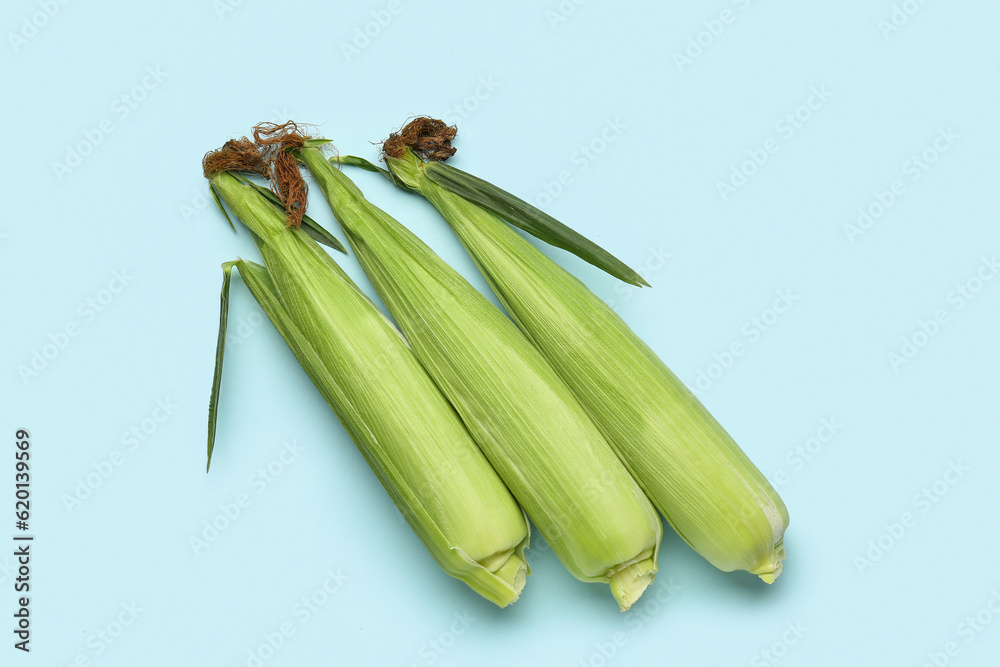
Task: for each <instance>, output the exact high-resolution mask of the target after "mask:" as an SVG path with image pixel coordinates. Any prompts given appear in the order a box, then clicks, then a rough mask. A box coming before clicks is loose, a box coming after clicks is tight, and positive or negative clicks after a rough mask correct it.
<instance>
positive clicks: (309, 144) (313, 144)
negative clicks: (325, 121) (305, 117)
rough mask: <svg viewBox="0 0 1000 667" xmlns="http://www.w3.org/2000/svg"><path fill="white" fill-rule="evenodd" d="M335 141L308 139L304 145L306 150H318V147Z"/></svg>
mask: <svg viewBox="0 0 1000 667" xmlns="http://www.w3.org/2000/svg"><path fill="white" fill-rule="evenodd" d="M332 141H333V139H306V140H305V141H304V142H303V143H302V145H303V146H305V147H306V148H316V147H317V146H324V145H326V144H329V143H331V142H332Z"/></svg>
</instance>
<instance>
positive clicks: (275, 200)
mask: <svg viewBox="0 0 1000 667" xmlns="http://www.w3.org/2000/svg"><path fill="white" fill-rule="evenodd" d="M233 176H235V177H236V179H237V180H238V181H240V182H241V183H244V184H246V185H248V186H250V187H252V188H253V189H254V190H256V191H257V192H259V193H260V194H262V195H263V196H264V198H265V199H267V201H268V202H270V203H271V205H273V206H274V207H275V208H277V209H278V210H279V211H281V212H282V213H284V212H285V205H284V204H282V203H281V199H280V198H279V197H278V195H276V194H274V192H273V191H272V190H271V189H270V188H265V187H264V186H263V185H258V184H257V183H254V182H253V181H251V180H250V179H249V178H247V177H246V176H244V175H243V174H240V173H235V172H234V173H233ZM216 201H218V200H216ZM219 206H220V207H221V206H222V204H219ZM226 219H227V220H228V219H229V217H228V216H226ZM229 224H230V225H232V224H233V223H232V222H230V223H229ZM302 230H303V231H305V233H306V234H308V235H309V236H311V237H313V238H314V239H316V241H318V242H319V243H322V244H323V245H325V246H329V247H331V248H333V249H334V250H339V251H340V252H342V253H344V254H347V249H346V248H345V247H344V245H343V244H342V243H341V242H340V241H338V240H337V237H336V236H334V235H333V234H331V233H330V232H328V231H326V229H324V228H323V227H322V226H321V225H320V224H319V223H318V222H316V221H315V220H313V219H312V218H310V217H309V216H308V215H303V216H302Z"/></svg>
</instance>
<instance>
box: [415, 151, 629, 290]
mask: <svg viewBox="0 0 1000 667" xmlns="http://www.w3.org/2000/svg"><path fill="white" fill-rule="evenodd" d="M424 173H425V174H426V175H427V177H428V178H429V179H430V180H432V181H434V182H435V183H437V184H438V185H440V186H441V187H443V188H445V189H446V190H448V191H450V192H453V193H455V194H457V195H459V196H461V197H464V198H465V199H467V200H469V201H471V202H473V203H475V204H478V205H479V206H482V207H483V208H485V209H486V210H488V211H490V212H491V213H493V214H494V215H496V216H498V217H500V218H503V219H504V220H506V221H507V222H509V223H510V224H512V225H514V226H515V227H518V228H520V229H523V230H524V231H526V232H528V233H529V234H531V235H532V236H535V237H537V238H539V239H541V240H542V241H545V242H546V243H548V244H550V245H554V246H555V247H557V248H562V249H563V250H568V251H569V252H571V253H573V254H574V255H576V256H577V257H579V258H580V259H582V260H584V261H586V262H590V263H591V264H593V265H594V266H596V267H597V268H599V269H602V270H603V271H606V272H608V273H610V274H611V275H613V276H614V277H615V278H618V279H619V280H621V281H623V282H626V283H628V284H630V285H635V286H637V287H641V286H646V287H649V283H647V282H646V281H645V280H643V278H642V276H640V275H639V274H638V273H636V272H635V271H634V270H632V269H631V268H629V266H628V265H627V264H625V263H624V262H622V261H621V260H620V259H618V258H617V257H615V256H614V255H612V254H611V253H610V252H608V251H607V250H605V249H604V248H602V247H601V246H599V245H597V244H596V243H594V242H593V241H591V240H590V239H588V238H586V237H585V236H583V235H582V234H580V233H578V232H575V231H573V230H572V229H570V228H569V227H567V226H566V225H564V224H563V223H561V222H559V221H558V220H556V219H555V218H553V217H552V216H551V215H549V214H548V213H546V212H544V211H542V210H539V209H538V208H536V207H534V206H532V205H531V204H529V203H528V202H526V201H524V200H523V199H520V198H519V197H515V196H514V195H512V194H510V193H509V192H507V191H506V190H502V189H501V188H498V187H497V186H495V185H493V184H492V183H490V182H489V181H484V180H483V179H481V178H477V177H476V176H473V175H472V174H470V173H467V172H464V171H462V170H461V169H456V168H455V167H452V166H451V165H448V164H445V163H443V162H428V163H427V164H426V165H425V172H424Z"/></svg>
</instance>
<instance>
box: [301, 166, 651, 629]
mask: <svg viewBox="0 0 1000 667" xmlns="http://www.w3.org/2000/svg"><path fill="white" fill-rule="evenodd" d="M299 154H300V156H301V158H302V160H303V161H304V162H305V164H306V166H307V167H308V168H309V170H310V172H311V173H312V175H313V177H314V178H315V180H316V183H317V184H318V185H319V187H320V189H321V190H322V191H323V194H324V195H325V196H326V198H327V201H328V202H329V204H330V206H331V208H332V209H333V212H334V215H335V216H336V218H337V220H338V221H339V223H340V225H341V227H342V229H343V230H344V232H345V233H346V235H347V238H348V241H349V242H350V245H351V246H352V248H353V249H354V252H355V254H356V255H357V256H358V259H359V261H360V262H361V265H362V267H363V268H364V270H365V273H367V274H368V276H369V278H371V280H372V283H373V285H374V287H375V289H376V291H377V292H378V293H379V294H380V296H381V297H382V300H383V301H384V302H385V304H386V306H387V308H388V309H389V311H390V313H391V314H392V316H393V317H394V318H395V320H396V321H397V322H398V323H399V325H400V327H401V329H402V330H403V333H404V334H405V335H406V337H407V339H408V340H409V341H410V344H411V345H412V346H413V349H414V352H415V353H416V355H417V357H418V358H419V359H420V361H421V362H422V363H423V364H424V366H425V367H426V368H427V370H428V371H429V373H430V374H431V376H432V377H433V378H434V380H435V381H436V382H437V384H438V386H439V387H441V389H442V391H443V392H444V394H445V395H446V396H447V397H448V398H449V400H451V402H452V404H453V405H455V407H456V409H457V410H458V412H459V414H460V415H461V416H462V419H463V420H464V421H465V423H466V425H467V426H468V427H469V430H470V431H471V433H472V435H473V437H474V438H475V439H476V441H477V442H478V443H479V444H480V446H481V447H482V448H483V450H484V451H485V452H486V455H487V457H488V458H489V459H490V461H491V462H492V463H493V466H494V468H496V470H497V471H498V472H499V473H500V477H501V478H502V479H503V480H504V482H505V483H506V484H507V486H508V487H509V488H510V489H511V491H512V492H513V494H514V497H515V498H517V500H518V501H519V502H520V503H521V505H522V506H523V507H524V509H525V510H526V511H527V513H528V516H529V517H530V518H531V520H532V521H533V522H534V523H535V525H536V527H537V528H538V530H539V532H540V533H541V534H542V536H543V537H544V538H545V539H546V541H547V542H548V543H549V545H550V546H551V547H552V550H553V551H554V552H555V553H556V555H557V556H558V557H559V558H560V560H561V561H562V562H563V564H564V565H565V566H566V567H567V569H568V570H569V571H570V572H571V573H572V574H573V575H574V576H575V577H577V578H578V579H580V580H582V581H591V582H606V583H608V584H610V586H611V590H612V593H613V595H614V596H615V598H616V600H617V601H618V603H619V606H620V607H621V609H622V610H625V609H627V608H628V607H629V606H630V605H631V604H632V603H633V602H634V601H635V600H636V599H637V598H638V597H639V595H641V593H642V591H643V590H645V588H646V587H647V586H648V585H649V583H651V582H652V579H653V575H654V574H655V572H656V557H657V552H658V550H659V544H660V538H661V535H662V525H661V523H660V520H659V517H658V516H657V515H656V511H655V509H654V508H653V507H652V505H650V503H649V501H648V499H647V498H646V497H645V495H644V494H643V492H642V490H641V489H640V488H639V486H638V485H637V484H636V483H635V481H634V480H633V479H632V478H631V476H630V475H629V474H628V471H627V470H626V469H625V468H624V466H623V465H622V464H621V462H620V461H619V460H618V459H617V457H616V456H615V454H614V452H613V451H612V450H611V448H610V447H609V446H608V444H607V442H606V441H605V440H604V438H603V436H602V435H601V433H600V432H599V431H598V429H597V428H596V426H595V425H594V424H593V422H592V421H591V420H590V418H589V417H588V416H587V414H586V412H585V411H584V409H583V407H582V406H581V405H580V403H579V401H577V400H576V398H575V397H574V396H573V395H572V393H571V392H570V391H569V389H568V388H567V387H566V385H565V384H564V383H563V382H562V380H560V379H559V377H558V376H557V375H556V373H555V372H554V371H553V369H552V367H551V366H550V365H549V364H548V362H546V361H545V359H543V358H542V356H541V355H540V354H539V352H538V350H536V349H535V348H534V347H533V346H532V345H531V344H530V342H529V341H528V340H527V339H526V338H525V337H524V336H523V335H522V334H521V332H519V331H518V330H517V328H516V327H515V326H514V325H513V324H512V323H511V322H510V320H508V319H507V318H506V317H505V316H504V315H503V314H502V313H501V312H500V311H499V310H498V309H497V308H496V307H495V306H493V304H491V303H490V302H489V301H488V300H487V299H486V298H485V297H484V296H483V295H482V294H480V293H479V292H478V291H476V289H475V288H473V287H472V286H471V285H470V284H469V283H468V282H467V281H466V280H465V279H464V278H462V276H461V275H460V274H458V273H457V272H456V271H455V270H454V269H452V268H451V267H450V266H448V265H447V264H446V263H445V262H444V261H443V260H441V258H440V257H438V256H437V255H436V254H434V252H433V251H432V250H431V249H430V248H428V247H427V246H426V245H424V244H423V243H422V242H421V241H420V240H419V239H418V238H417V237H416V236H414V235H413V234H412V233H411V232H410V231H409V230H407V229H406V228H404V227H403V226H402V225H400V224H399V223H398V222H397V221H396V220H394V219H393V218H392V217H390V216H389V215H388V214H386V213H385V212H383V211H382V210H381V209H379V208H377V207H375V206H374V205H372V204H371V203H370V202H368V200H366V199H365V198H364V196H363V195H362V193H361V191H360V190H359V189H358V188H357V187H356V186H355V185H354V183H352V182H351V181H350V179H348V178H347V177H346V176H345V175H344V174H343V173H341V172H340V171H339V170H338V169H336V168H335V167H333V166H332V165H331V164H330V163H329V162H328V161H327V160H326V158H325V157H324V156H323V155H322V153H321V152H320V150H319V149H318V148H312V147H305V148H302V149H301V151H300V152H299Z"/></svg>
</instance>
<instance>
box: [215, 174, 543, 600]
mask: <svg viewBox="0 0 1000 667" xmlns="http://www.w3.org/2000/svg"><path fill="white" fill-rule="evenodd" d="M210 180H211V184H212V188H213V190H214V191H215V192H217V193H218V195H219V196H220V197H221V199H223V200H224V201H225V202H226V203H227V204H228V205H229V207H230V208H231V209H232V210H233V212H234V213H235V214H236V216H237V217H238V218H239V219H240V220H241V221H242V222H243V223H244V224H245V225H246V226H247V227H248V228H249V229H250V231H251V232H252V234H253V237H254V240H255V242H256V243H257V245H258V248H259V249H260V251H261V255H262V256H263V258H264V262H265V265H266V268H265V267H264V266H260V265H258V264H254V263H252V262H247V261H244V260H237V261H236V262H229V263H227V264H225V265H223V267H224V272H225V280H224V288H223V295H222V301H223V315H222V320H221V325H222V331H220V341H222V340H224V338H225V331H224V326H225V306H226V302H227V301H228V286H229V282H230V281H229V273H230V271H231V268H232V267H233V266H236V267H237V268H238V269H239V271H240V273H241V275H242V276H243V281H244V283H245V284H246V285H247V287H248V288H249V289H250V291H251V293H252V294H253V296H254V298H255V299H256V300H257V302H258V303H259V304H260V306H261V308H262V309H263V310H264V312H265V314H267V316H268V318H269V319H270V320H271V322H272V323H273V324H274V326H275V328H276V329H277V330H278V332H279V333H280V334H281V336H282V338H284V340H285V342H286V343H287V344H288V346H289V348H290V349H291V350H292V352H293V353H294V354H295V357H296V358H297V359H298V361H299V363H300V364H301V366H302V368H303V369H304V370H305V371H306V373H307V375H308V376H309V378H310V379H311V380H312V382H313V384H314V385H315V386H316V388H317V389H318V390H319V391H320V393H321V394H322V395H323V397H324V399H325V400H326V402H327V403H328V404H329V405H330V407H331V409H332V410H333V411H334V413H335V414H336V415H337V417H338V419H339V420H340V422H341V424H343V426H344V428H345V429H346V430H347V432H348V433H349V434H350V436H351V438H352V439H353V440H354V442H355V444H356V445H357V446H358V449H359V450H360V451H361V453H362V455H363V456H364V457H365V459H366V461H367V462H368V464H369V466H370V467H371V469H372V471H373V472H374V473H375V475H376V476H377V477H378V479H379V481H380V482H381V484H382V486H383V487H384V488H385V489H386V491H387V492H388V493H389V495H390V496H391V497H392V499H393V501H394V502H395V503H396V506H397V507H398V508H399V510H400V511H401V512H402V514H403V516H404V517H405V518H406V520H407V521H408V522H409V524H410V526H411V527H412V528H413V530H414V532H416V534H417V536H418V537H419V538H420V540H421V542H423V544H424V545H425V547H426V548H427V549H428V551H430V552H431V554H432V555H433V557H434V558H435V560H437V562H438V563H439V564H440V566H441V567H442V568H443V569H444V570H445V571H446V572H447V573H448V574H450V575H452V576H453V577H456V578H458V579H460V580H462V581H464V582H465V583H466V584H468V585H469V587H471V588H472V589H473V590H475V591H476V592H477V593H479V594H480V595H482V596H483V597H485V598H486V599H488V600H490V601H492V602H494V603H496V604H497V605H499V606H501V607H502V606H506V605H508V604H510V603H512V602H513V601H514V600H516V599H517V597H518V595H519V594H520V592H521V589H522V588H523V586H524V583H525V577H526V576H527V574H528V570H527V564H526V561H525V559H524V550H525V548H526V547H527V545H528V540H529V532H528V525H527V521H526V517H525V516H524V513H523V512H522V511H521V510H520V508H519V507H518V506H517V504H516V502H515V501H514V499H513V497H512V496H511V494H510V492H509V491H508V490H507V489H506V487H505V486H504V485H503V483H502V481H501V480H500V478H499V477H498V476H497V474H496V472H495V471H494V470H493V469H492V467H491V466H490V464H489V462H488V461H487V460H486V458H485V456H484V455H483V453H482V452H481V451H480V450H479V448H478V447H477V445H476V444H475V442H474V441H473V440H472V438H471V437H470V435H469V433H468V431H467V430H466V428H465V427H464V425H463V424H462V422H461V420H460V419H459V417H458V415H457V414H456V413H455V411H454V409H453V408H452V407H451V405H449V404H448V402H447V400H446V399H445V398H444V397H443V396H442V394H441V392H440V391H439V390H438V389H437V387H436V386H435V385H434V383H433V381H432V380H431V379H430V377H429V376H428V375H427V373H426V372H425V371H424V370H423V368H422V367H421V366H420V364H419V362H418V361H417V359H416V358H415V357H414V355H413V353H412V352H411V350H410V349H409V347H408V346H407V344H406V342H405V341H404V340H403V338H402V336H401V335H400V334H399V332H398V331H397V330H396V329H395V328H394V327H393V326H392V324H391V323H390V322H389V321H388V320H387V319H386V318H385V317H384V316H383V315H382V314H381V312H379V311H378V310H377V309H376V308H375V307H374V306H373V305H372V303H371V301H370V300H369V299H368V298H367V297H366V296H365V295H364V294H363V293H362V292H361V291H360V290H359V289H358V287H357V286H356V285H355V284H354V283H353V282H352V281H351V279H350V278H349V277H348V276H347V274H345V273H344V272H343V270H342V269H340V267H339V266H337V264H336V263H335V262H334V261H333V260H332V259H331V258H330V256H329V255H327V254H326V253H325V252H324V251H323V250H322V249H320V247H319V246H318V245H317V244H316V241H315V240H314V239H313V238H312V237H311V236H310V235H309V234H308V233H307V232H306V231H304V230H302V229H296V228H286V227H285V221H284V216H283V215H282V213H280V212H279V211H277V210H276V209H275V208H274V206H272V205H271V204H270V203H269V202H268V201H267V200H266V199H265V198H264V196H263V195H262V194H261V193H260V192H258V191H257V190H256V189H255V188H254V187H253V186H252V184H249V183H248V182H247V181H246V179H241V178H237V177H236V176H234V175H233V174H230V173H228V172H217V173H215V174H213V175H211V179H210ZM222 350H223V347H222V346H221V344H220V350H219V351H220V355H221V352H222ZM221 367H222V361H221V356H220V358H219V359H217V364H216V381H215V382H214V383H213V398H212V405H211V406H210V414H211V424H210V431H214V420H215V416H216V414H217V411H216V409H215V402H216V401H217V400H218V389H217V387H218V385H219V383H220V380H221ZM210 448H211V445H210Z"/></svg>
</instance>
